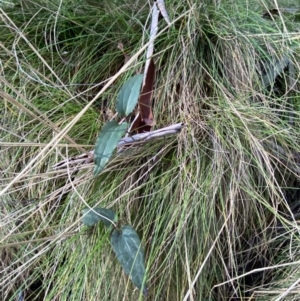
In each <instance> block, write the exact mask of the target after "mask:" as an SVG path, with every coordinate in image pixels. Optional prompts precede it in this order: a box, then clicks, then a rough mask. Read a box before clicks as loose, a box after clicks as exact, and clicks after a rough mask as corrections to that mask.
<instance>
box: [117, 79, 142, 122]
mask: <svg viewBox="0 0 300 301" xmlns="http://www.w3.org/2000/svg"><path fill="white" fill-rule="evenodd" d="M143 78H144V75H143V74H137V75H134V76H132V77H130V78H129V79H128V80H127V81H126V82H125V83H124V84H123V86H122V88H121V90H120V92H119V94H118V98H117V105H116V109H117V111H118V113H119V114H120V115H121V116H124V117H126V116H128V115H129V114H130V113H132V111H133V109H134V108H135V106H136V104H137V102H138V99H139V96H140V91H141V87H142V83H143Z"/></svg>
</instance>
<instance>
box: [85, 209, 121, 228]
mask: <svg viewBox="0 0 300 301" xmlns="http://www.w3.org/2000/svg"><path fill="white" fill-rule="evenodd" d="M82 214H83V217H82V222H83V223H84V224H85V225H87V226H93V225H94V224H96V223H97V222H99V221H102V222H103V223H104V225H105V226H106V227H109V226H111V225H112V223H113V222H114V223H117V222H118V217H117V215H116V213H115V212H114V211H113V210H110V209H105V208H101V207H96V208H93V209H89V208H86V209H83V210H82Z"/></svg>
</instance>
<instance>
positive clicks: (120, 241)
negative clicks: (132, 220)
mask: <svg viewBox="0 0 300 301" xmlns="http://www.w3.org/2000/svg"><path fill="white" fill-rule="evenodd" d="M111 244H112V247H113V250H114V252H115V254H116V256H117V258H118V260H119V262H120V263H121V265H122V267H123V269H124V271H125V273H126V274H127V275H129V277H130V279H131V280H132V282H133V283H134V284H135V285H136V286H137V287H138V288H139V289H140V290H141V289H143V293H144V294H145V295H146V294H147V289H146V285H145V256H144V251H143V249H142V246H141V241H140V238H139V236H138V234H137V233H136V231H135V230H134V229H133V228H132V227H131V226H124V227H122V230H121V231H118V230H114V231H113V233H112V235H111Z"/></svg>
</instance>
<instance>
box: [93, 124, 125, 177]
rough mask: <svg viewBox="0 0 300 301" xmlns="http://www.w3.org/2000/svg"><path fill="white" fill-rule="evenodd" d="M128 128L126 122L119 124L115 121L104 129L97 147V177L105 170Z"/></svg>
mask: <svg viewBox="0 0 300 301" xmlns="http://www.w3.org/2000/svg"><path fill="white" fill-rule="evenodd" d="M127 128H128V124H127V123H126V122H123V123H121V124H118V123H117V122H116V121H114V120H113V121H110V122H108V123H107V124H106V125H105V126H104V127H103V128H102V130H101V132H100V134H99V136H98V138H97V141H96V145H95V153H94V156H95V159H94V160H95V165H96V166H95V169H94V175H95V176H96V175H98V174H99V173H100V172H101V171H102V170H103V169H104V167H105V165H106V163H107V162H108V160H109V159H110V157H111V156H112V154H113V151H114V150H115V148H116V147H117V145H118V142H119V141H120V139H121V137H122V136H123V135H124V133H125V132H126V130H127Z"/></svg>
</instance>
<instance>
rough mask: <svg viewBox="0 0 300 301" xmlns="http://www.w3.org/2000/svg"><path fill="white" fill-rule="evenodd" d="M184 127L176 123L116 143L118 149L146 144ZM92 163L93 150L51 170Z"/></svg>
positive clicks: (177, 131)
mask: <svg viewBox="0 0 300 301" xmlns="http://www.w3.org/2000/svg"><path fill="white" fill-rule="evenodd" d="M183 127H184V124H183V123H176V124H173V125H170V126H167V127H164V128H162V129H158V130H156V131H152V132H147V133H142V134H136V135H133V136H131V137H124V138H122V139H121V140H120V142H119V143H118V147H123V146H125V145H128V144H130V145H133V144H143V143H145V142H148V141H149V140H153V139H158V138H162V137H165V136H169V135H174V134H178V133H179V132H180V131H181V129H182V128H183ZM93 161H94V150H92V151H90V152H88V153H85V154H81V155H79V156H76V157H71V158H68V159H66V160H63V161H61V162H59V163H57V164H55V165H54V166H53V169H59V168H64V167H67V166H69V165H77V164H82V163H84V164H88V163H92V162H93Z"/></svg>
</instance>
